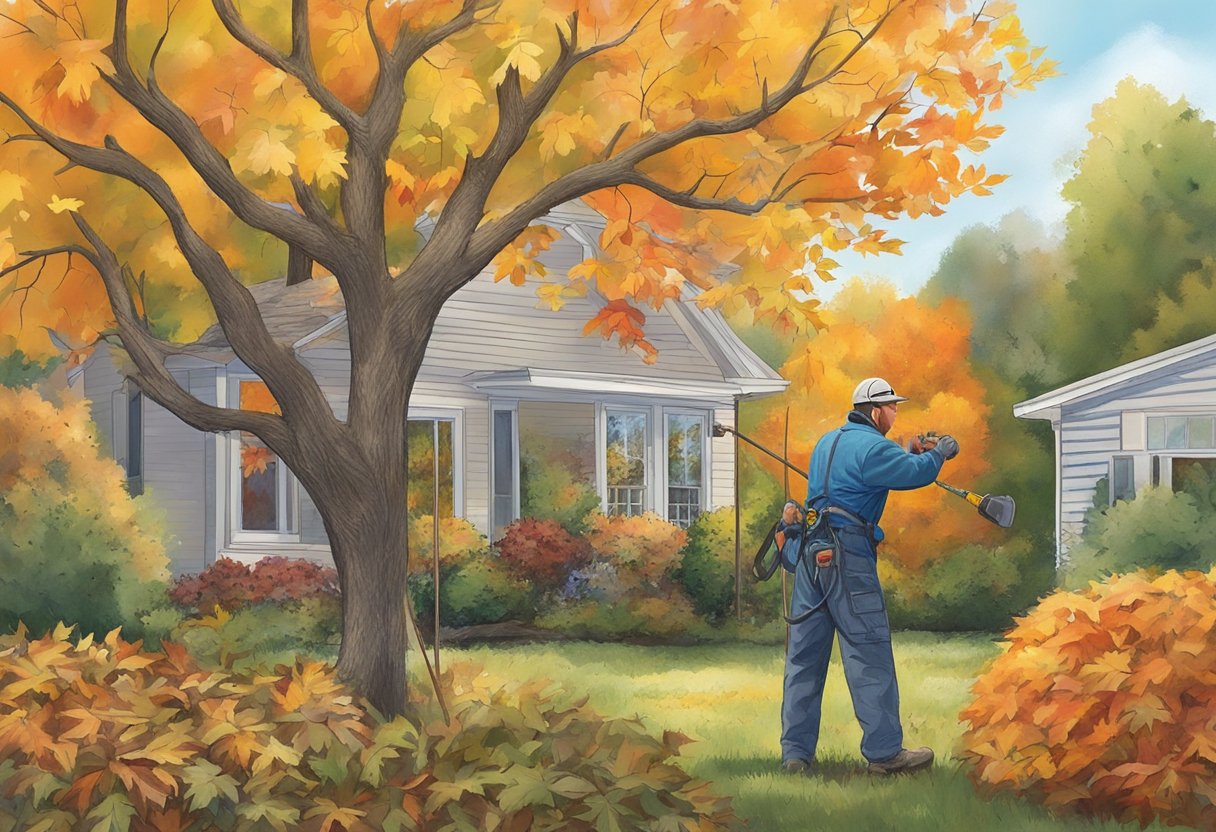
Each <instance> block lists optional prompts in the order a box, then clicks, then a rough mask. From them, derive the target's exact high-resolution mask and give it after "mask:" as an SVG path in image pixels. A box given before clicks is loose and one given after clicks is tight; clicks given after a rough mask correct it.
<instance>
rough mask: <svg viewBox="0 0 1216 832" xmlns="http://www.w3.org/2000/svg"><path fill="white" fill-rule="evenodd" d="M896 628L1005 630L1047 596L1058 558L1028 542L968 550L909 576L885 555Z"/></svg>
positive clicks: (882, 562)
mask: <svg viewBox="0 0 1216 832" xmlns="http://www.w3.org/2000/svg"><path fill="white" fill-rule="evenodd" d="M878 571H879V575H880V576H881V578H882V585H883V589H884V591H885V593H886V597H887V610H888V613H889V615H890V618H891V626H893V627H896V628H900V629H914V630H939V631H958V630H990V631H991V630H1003V629H1005V628H1007V627H1008V626H1009V625H1010V623H1011V622H1012V619H1013V617H1014V616H1015V615H1021V614H1023V613H1025V612H1026V610H1028V609H1029V608H1030V607H1031V606H1033V605H1034V604H1035V602H1036V601H1037V599H1038V597H1039V596H1040V595H1043V594H1046V592H1047V591H1049V588H1050V587H1051V586H1052V584H1053V583H1054V578H1055V559H1054V558H1053V557H1052V555H1051V554H1050V553H1044V552H1042V551H1038V550H1036V549H1035V548H1034V547H1033V545H1032V544H1031V543H1030V542H1029V541H1027V540H1014V541H1013V542H1011V543H1010V544H1009V545H1006V546H997V547H995V548H988V547H985V546H980V545H974V546H964V547H962V548H960V549H956V550H954V551H952V552H947V553H945V554H943V555H942V556H940V557H937V558H933V559H932V560H930V561H928V562H927V563H926V564H925V566H924V568H923V569H922V570H921V571H919V572H911V571H907V570H905V569H903V568H901V566H900V565H899V564H898V563H897V562H896V561H894V560H893V559H890V558H884V557H883V556H882V554H881V553H880V554H879V558H878Z"/></svg>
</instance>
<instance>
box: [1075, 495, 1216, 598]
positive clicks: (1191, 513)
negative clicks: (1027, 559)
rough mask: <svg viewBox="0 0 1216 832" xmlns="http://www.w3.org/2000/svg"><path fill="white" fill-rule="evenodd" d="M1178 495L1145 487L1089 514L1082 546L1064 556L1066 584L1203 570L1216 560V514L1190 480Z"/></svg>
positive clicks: (1079, 544) (1076, 584)
mask: <svg viewBox="0 0 1216 832" xmlns="http://www.w3.org/2000/svg"><path fill="white" fill-rule="evenodd" d="M1187 485H1188V486H1189V488H1187V490H1183V491H1179V492H1177V493H1175V492H1173V491H1171V490H1170V489H1169V488H1165V487H1152V486H1149V487H1146V488H1143V489H1141V490H1140V493H1139V494H1137V495H1136V498H1135V499H1134V500H1130V501H1128V500H1121V501H1119V502H1117V503H1115V505H1113V506H1111V507H1109V508H1107V509H1106V510H1105V511H1096V512H1090V515H1089V518H1088V521H1087V524H1086V529H1085V534H1084V535H1083V537H1082V539H1081V541H1080V543H1078V544H1076V545H1074V546H1072V547H1070V548H1069V550H1068V564H1067V566H1066V568H1065V569H1064V575H1063V578H1064V583H1065V585H1066V586H1067V587H1070V588H1079V587H1083V586H1084V585H1085V584H1086V583H1088V582H1089V581H1091V580H1101V579H1102V578H1104V577H1106V576H1107V575H1111V574H1114V573H1123V572H1130V571H1132V570H1134V569H1139V568H1144V567H1150V568H1156V569H1159V570H1167V569H1177V570H1179V571H1185V570H1188V569H1200V570H1205V571H1206V570H1207V569H1209V568H1210V567H1211V566H1212V565H1213V563H1216V558H1214V557H1213V554H1214V552H1216V549H1213V547H1212V546H1211V541H1212V540H1213V538H1214V537H1216V510H1213V507H1212V505H1211V503H1210V502H1209V500H1208V498H1207V496H1206V494H1205V496H1204V497H1203V498H1202V499H1201V498H1197V497H1196V494H1195V492H1196V491H1197V490H1199V489H1200V488H1202V487H1203V486H1202V484H1200V483H1196V482H1195V481H1194V480H1192V482H1191V483H1188V484H1187Z"/></svg>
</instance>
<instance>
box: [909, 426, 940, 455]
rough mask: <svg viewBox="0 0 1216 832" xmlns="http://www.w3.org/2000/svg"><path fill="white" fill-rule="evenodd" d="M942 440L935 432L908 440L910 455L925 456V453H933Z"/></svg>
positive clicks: (918, 435)
mask: <svg viewBox="0 0 1216 832" xmlns="http://www.w3.org/2000/svg"><path fill="white" fill-rule="evenodd" d="M940 438H941V437H939V436H938V435H937V433H935V432H934V431H929V432H928V433H920V434H917V435H916V436H914V437H912V438H911V439H909V440H908V453H910V454H923V453H924V452H925V451H931V450H933V449H934V448H935V447H936V446H937V442H938V440H939V439H940Z"/></svg>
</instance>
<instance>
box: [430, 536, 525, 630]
mask: <svg viewBox="0 0 1216 832" xmlns="http://www.w3.org/2000/svg"><path fill="white" fill-rule="evenodd" d="M434 586H435V577H434V575H432V574H425V575H415V576H413V577H411V578H410V583H409V594H410V603H411V604H413V607H414V614H415V615H416V616H417V617H418V623H419V624H420V625H421V626H423V627H425V628H426V629H427V630H428V631H429V630H430V629H431V628H432V627H433V626H434V619H435V590H434ZM535 614H536V591H535V589H533V588H532V587H531V586H529V585H528V584H526V583H525V582H523V581H521V580H519V579H518V578H516V577H514V576H513V575H512V574H511V573H510V572H509V571H508V570H507V568H506V567H505V566H504V565H503V563H502V561H501V560H500V559H499V558H497V557H493V556H491V555H484V556H482V557H479V558H475V559H471V560H468V561H465V562H463V563H460V564H456V565H452V566H441V567H440V570H439V624H440V626H441V627H467V626H470V625H473V624H496V623H498V622H500V621H511V620H515V621H520V622H524V623H529V622H531V621H532V617H533V616H534V615H535Z"/></svg>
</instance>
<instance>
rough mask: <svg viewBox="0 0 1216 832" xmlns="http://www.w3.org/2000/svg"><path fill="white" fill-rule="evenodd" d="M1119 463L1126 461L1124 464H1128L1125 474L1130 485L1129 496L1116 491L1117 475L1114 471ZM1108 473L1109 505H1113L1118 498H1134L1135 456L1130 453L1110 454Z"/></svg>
mask: <svg viewBox="0 0 1216 832" xmlns="http://www.w3.org/2000/svg"><path fill="white" fill-rule="evenodd" d="M1120 463H1126V465H1127V466H1128V471H1127V476H1128V480H1129V481H1130V487H1131V495H1130V496H1126V495H1120V494H1119V493H1118V491H1117V483H1118V477H1117V476H1116V471H1117V469H1118V466H1119V464H1120ZM1108 475H1109V477H1110V480H1109V482H1110V494H1109V503H1110V505H1112V506H1113V505H1114V504H1115V503H1117V502H1119V501H1120V500H1134V499H1136V457H1135V456H1133V455H1131V454H1115V455H1114V456H1112V457H1111V458H1110V467H1109V469H1108Z"/></svg>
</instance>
